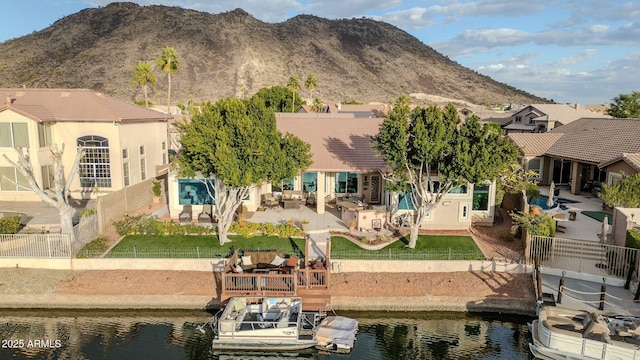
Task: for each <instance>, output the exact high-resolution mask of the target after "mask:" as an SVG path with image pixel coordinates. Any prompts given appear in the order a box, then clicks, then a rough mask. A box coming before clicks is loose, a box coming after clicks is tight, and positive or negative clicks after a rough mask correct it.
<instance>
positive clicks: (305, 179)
mask: <svg viewBox="0 0 640 360" xmlns="http://www.w3.org/2000/svg"><path fill="white" fill-rule="evenodd" d="M317 186H318V173H317V172H315V171H314V172H306V173H304V174H302V189H303V190H304V191H306V192H316V190H317Z"/></svg>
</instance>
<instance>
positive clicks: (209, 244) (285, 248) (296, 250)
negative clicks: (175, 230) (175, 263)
mask: <svg viewBox="0 0 640 360" xmlns="http://www.w3.org/2000/svg"><path fill="white" fill-rule="evenodd" d="M229 239H231V240H232V241H231V242H229V243H226V244H224V245H222V246H220V243H219V242H218V237H217V236H211V235H203V236H194V235H185V236H148V235H130V236H127V237H125V238H124V239H122V240H121V241H120V242H119V243H118V245H116V246H115V247H114V248H113V249H112V250H111V251H110V252H109V254H107V257H141V258H142V257H145V258H147V257H148V258H158V257H178V258H192V257H193V258H198V257H203V258H205V257H228V256H231V254H233V252H234V251H235V250H239V249H242V250H275V251H282V252H283V253H285V254H288V255H295V254H302V253H304V239H297V238H291V239H287V238H279V237H275V236H253V237H249V238H247V237H243V236H234V235H232V236H229Z"/></svg>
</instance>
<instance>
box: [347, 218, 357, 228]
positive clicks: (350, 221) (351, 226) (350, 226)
mask: <svg viewBox="0 0 640 360" xmlns="http://www.w3.org/2000/svg"><path fill="white" fill-rule="evenodd" d="M356 225H358V223H356V221H355V220H353V219H351V220H349V221H347V226H349V230H351V231H353V230H355V229H356Z"/></svg>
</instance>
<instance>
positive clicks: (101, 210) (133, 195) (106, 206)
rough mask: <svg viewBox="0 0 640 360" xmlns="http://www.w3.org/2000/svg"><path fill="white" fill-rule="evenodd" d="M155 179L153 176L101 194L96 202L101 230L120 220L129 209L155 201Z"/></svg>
mask: <svg viewBox="0 0 640 360" xmlns="http://www.w3.org/2000/svg"><path fill="white" fill-rule="evenodd" d="M154 180H155V178H151V179H149V180H146V181H144V182H141V183H139V184H135V185H132V186H127V187H126V188H124V189H121V190H118V191H114V192H111V193H108V194H105V195H101V196H99V197H98V199H97V202H96V213H97V214H98V216H99V220H98V226H99V232H104V229H105V227H106V226H107V225H110V224H111V223H112V222H113V221H117V220H120V219H121V218H122V217H123V216H125V215H127V214H128V212H129V211H133V210H135V209H139V208H141V207H143V206H145V205H147V204H150V203H151V202H152V201H153V192H151V187H152V186H153V181H154Z"/></svg>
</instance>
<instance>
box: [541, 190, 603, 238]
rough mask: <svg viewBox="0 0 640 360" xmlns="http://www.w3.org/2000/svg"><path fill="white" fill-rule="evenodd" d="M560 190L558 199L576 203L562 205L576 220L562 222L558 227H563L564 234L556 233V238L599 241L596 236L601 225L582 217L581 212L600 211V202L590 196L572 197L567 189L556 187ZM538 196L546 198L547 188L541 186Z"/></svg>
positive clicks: (598, 222)
mask: <svg viewBox="0 0 640 360" xmlns="http://www.w3.org/2000/svg"><path fill="white" fill-rule="evenodd" d="M556 189H559V190H560V194H559V196H558V197H559V198H561V199H568V200H572V201H576V202H575V203H572V204H564V205H565V206H566V207H567V210H565V211H563V212H568V211H575V213H576V219H575V220H571V221H562V222H560V223H559V225H561V226H564V229H563V231H564V232H558V233H556V237H560V238H566V239H576V240H589V241H600V238H599V237H598V234H600V232H601V229H602V223H601V222H600V221H598V220H595V219H592V218H590V217H588V216H585V215H583V214H582V213H581V212H582V211H602V200H600V199H599V198H597V197H594V196H592V195H591V194H588V195H587V194H585V195H572V194H571V193H569V190H568V189H567V188H563V187H556ZM540 194H541V195H545V196H548V195H549V187H548V186H541V187H540Z"/></svg>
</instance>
